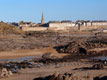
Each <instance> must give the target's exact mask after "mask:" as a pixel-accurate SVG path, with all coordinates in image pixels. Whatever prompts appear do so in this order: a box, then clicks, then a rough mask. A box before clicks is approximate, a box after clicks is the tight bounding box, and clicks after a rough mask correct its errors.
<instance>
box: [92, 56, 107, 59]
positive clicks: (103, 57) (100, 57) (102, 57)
mask: <svg viewBox="0 0 107 80" xmlns="http://www.w3.org/2000/svg"><path fill="white" fill-rule="evenodd" d="M91 59H95V60H107V56H99V57H92V58H91Z"/></svg>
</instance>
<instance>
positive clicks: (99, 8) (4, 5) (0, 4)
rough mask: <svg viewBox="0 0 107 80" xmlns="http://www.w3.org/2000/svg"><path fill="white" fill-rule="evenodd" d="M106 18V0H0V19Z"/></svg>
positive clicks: (12, 20)
mask: <svg viewBox="0 0 107 80" xmlns="http://www.w3.org/2000/svg"><path fill="white" fill-rule="evenodd" d="M42 11H43V12H44V16H45V20H46V21H47V22H48V21H50V20H52V21H53V20H72V21H75V20H78V19H84V20H107V0H0V21H1V20H3V21H6V22H18V21H21V20H24V21H33V22H40V20H41V14H42Z"/></svg>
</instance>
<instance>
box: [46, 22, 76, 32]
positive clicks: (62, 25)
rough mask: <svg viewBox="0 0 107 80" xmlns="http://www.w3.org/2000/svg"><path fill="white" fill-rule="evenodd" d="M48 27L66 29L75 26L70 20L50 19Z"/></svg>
mask: <svg viewBox="0 0 107 80" xmlns="http://www.w3.org/2000/svg"><path fill="white" fill-rule="evenodd" d="M48 24H49V28H51V29H56V30H66V29H69V28H72V27H75V25H76V24H75V23H74V22H72V21H50V22H49V23H48Z"/></svg>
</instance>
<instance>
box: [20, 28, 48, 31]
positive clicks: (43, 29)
mask: <svg viewBox="0 0 107 80" xmlns="http://www.w3.org/2000/svg"><path fill="white" fill-rule="evenodd" d="M47 29H48V28H46V27H22V30H23V31H45V30H47Z"/></svg>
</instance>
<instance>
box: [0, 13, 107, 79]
mask: <svg viewBox="0 0 107 80" xmlns="http://www.w3.org/2000/svg"><path fill="white" fill-rule="evenodd" d="M106 56H107V21H106V20H104V21H101V20H96V21H89V20H87V21H86V20H77V21H76V22H72V21H71V20H63V21H49V22H48V23H45V18H44V14H42V19H41V23H33V22H25V21H20V22H19V23H15V22H14V23H9V22H8V23H5V22H3V21H1V22H0V80H107V57H106Z"/></svg>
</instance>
